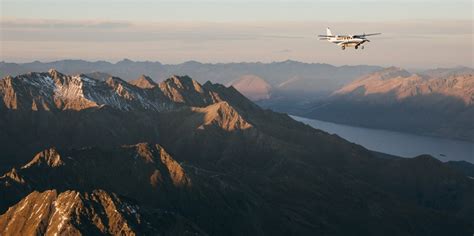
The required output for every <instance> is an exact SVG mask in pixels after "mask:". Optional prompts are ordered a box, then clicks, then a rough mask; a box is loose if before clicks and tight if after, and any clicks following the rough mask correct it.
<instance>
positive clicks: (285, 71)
mask: <svg viewBox="0 0 474 236" xmlns="http://www.w3.org/2000/svg"><path fill="white" fill-rule="evenodd" d="M50 68H54V69H56V70H58V71H62V72H63V73H66V74H86V75H88V76H89V77H90V78H95V79H100V80H104V75H107V74H109V75H112V76H117V77H120V78H122V79H124V80H126V81H129V80H134V79H136V78H138V77H139V76H141V75H142V74H146V75H148V76H150V78H152V79H153V80H154V81H156V82H161V81H163V80H165V79H167V78H169V77H170V76H172V75H175V74H178V75H189V76H190V77H192V78H194V79H195V80H197V81H198V82H200V83H204V82H206V81H208V80H209V81H212V82H214V83H221V84H229V83H231V82H232V81H236V80H238V79H240V78H241V77H242V76H245V75H255V76H258V77H260V78H264V79H265V80H266V81H267V82H268V83H269V84H270V85H271V86H273V87H275V88H278V89H279V90H282V91H292V92H294V93H295V94H298V92H301V91H305V92H314V91H334V90H336V89H338V88H340V87H341V86H342V85H344V84H346V83H348V82H350V81H352V80H354V79H355V78H357V77H359V76H362V75H365V74H368V73H371V72H374V71H376V70H379V69H381V67H378V66H366V65H360V66H339V67H338V66H332V65H328V64H320V63H311V64H310V63H302V62H297V61H290V60H288V61H283V62H273V63H217V64H209V63H200V62H196V61H189V62H185V63H182V64H176V65H166V64H161V63H159V62H148V61H145V62H136V61H131V60H128V59H124V60H122V61H119V62H117V63H109V62H105V61H97V62H88V61H82V60H62V61H55V62H46V63H43V62H38V61H36V62H31V63H21V64H17V63H7V62H0V77H4V76H7V75H10V76H17V75H20V74H25V73H28V72H31V71H39V72H47V71H48V70H49V69H50ZM99 73H100V74H99ZM107 78H108V77H106V78H105V79H107ZM295 78H297V79H295Z"/></svg>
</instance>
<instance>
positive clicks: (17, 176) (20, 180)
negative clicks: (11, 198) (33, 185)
mask: <svg viewBox="0 0 474 236" xmlns="http://www.w3.org/2000/svg"><path fill="white" fill-rule="evenodd" d="M6 178H8V179H11V180H13V181H15V182H17V183H20V184H24V183H25V179H23V177H22V176H21V175H20V174H19V173H18V171H17V170H16V168H12V169H11V170H10V171H8V172H7V173H5V174H4V175H2V176H0V180H1V179H6Z"/></svg>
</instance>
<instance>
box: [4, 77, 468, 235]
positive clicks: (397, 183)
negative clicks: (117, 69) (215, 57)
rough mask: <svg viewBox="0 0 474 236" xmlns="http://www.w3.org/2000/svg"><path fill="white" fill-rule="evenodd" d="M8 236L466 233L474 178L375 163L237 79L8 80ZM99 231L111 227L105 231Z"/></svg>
mask: <svg viewBox="0 0 474 236" xmlns="http://www.w3.org/2000/svg"><path fill="white" fill-rule="evenodd" d="M0 97H1V100H0V104H1V105H0V130H2V132H0V150H2V155H1V158H0V161H1V162H0V167H1V169H0V171H1V173H2V174H1V175H0V176H1V177H0V213H2V215H1V216H0V234H2V235H3V234H9V233H10V232H18V231H19V232H22V233H23V232H24V233H25V234H28V233H29V232H35V233H37V234H49V232H51V233H58V234H65V233H71V234H72V233H77V232H79V233H81V234H111V235H119V234H146V235H148V234H150V235H157V234H164V235H166V234H170V235H180V234H198V235H199V234H204V235H205V234H208V235H265V234H268V235H313V234H319V235H347V234H356V235H380V234H383V235H446V234H456V235H470V234H471V233H472V231H473V230H474V225H473V222H472V219H473V218H474V181H473V180H472V179H471V178H469V177H468V176H466V175H465V174H464V173H463V172H460V171H458V170H457V169H455V168H452V167H450V166H449V165H447V164H445V163H442V162H440V161H438V160H436V159H434V158H432V157H430V156H419V157H415V158H413V159H405V158H399V157H391V158H380V157H378V156H379V155H376V154H374V153H373V152H371V151H369V150H367V149H365V148H363V147H361V146H358V145H355V144H353V143H350V142H348V141H346V140H344V139H342V138H340V137H338V136H336V135H330V134H328V133H325V132H323V131H320V130H316V129H313V128H311V127H309V126H307V125H304V124H302V123H300V122H297V121H295V120H293V119H291V118H290V117H289V116H287V115H285V114H280V113H275V112H273V111H270V110H265V109H262V108H260V107H259V106H257V105H256V104H254V103H253V102H251V101H250V100H249V99H247V98H246V97H245V96H243V95H242V94H241V93H239V92H238V91H237V90H236V89H235V88H234V87H225V86H223V85H220V84H216V83H211V82H206V83H204V84H201V83H199V82H197V81H195V80H193V79H191V78H190V77H187V76H171V77H170V78H168V79H166V80H164V81H162V82H160V83H158V84H157V86H153V87H152V88H141V87H139V86H136V85H132V84H130V83H127V82H125V81H124V80H122V79H120V78H117V77H112V78H109V79H107V80H106V81H99V80H95V79H92V78H89V77H87V76H85V75H75V76H70V75H65V74H62V73H60V72H58V71H54V70H51V71H49V72H47V73H28V74H22V75H19V76H15V77H7V78H4V79H2V80H1V81H0ZM104 232H105V233H104Z"/></svg>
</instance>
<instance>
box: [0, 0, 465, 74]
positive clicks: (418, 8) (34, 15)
mask: <svg viewBox="0 0 474 236" xmlns="http://www.w3.org/2000/svg"><path fill="white" fill-rule="evenodd" d="M0 9H1V12H0V14H1V19H0V61H8V62H29V61H35V60H40V61H53V60H60V59H84V60H91V61H95V60H107V61H111V62H114V61H119V60H121V59H123V58H128V59H132V60H139V61H144V60H149V61H160V62H162V63H170V64H174V63H181V62H185V61H189V60H196V61H201V62H210V63H219V62H256V61H260V62H272V61H283V60H287V59H291V60H297V61H303V62H320V63H329V64H334V65H346V64H348V65H357V64H371V65H382V66H400V67H404V68H435V67H453V66H470V67H473V66H474V65H473V55H474V41H473V34H474V23H473V22H474V19H473V15H474V13H473V11H474V9H473V1H471V0H450V1H446V0H410V1H409V0H398V1H394V0H378V1H375V0H366V1H349V0H332V1H330V0H311V1H306V0H305V1H302V0H292V1H290V0H284V1H282V0H280V1H278V0H253V1H250V0H240V1H237V0H219V1H216V0H215V1H208V0H206V1H198V0H195V1H192V0H174V1H163V0H154V1H150V0H94V1H92V0H76V1H73V0H0ZM328 26H329V27H331V29H332V31H333V33H335V34H360V33H372V32H381V33H382V35H380V36H375V37H373V38H371V42H370V43H369V44H367V45H366V47H365V49H364V50H354V49H353V48H349V49H346V50H345V51H342V50H341V49H340V48H339V47H337V46H336V45H333V44H330V43H328V42H325V41H319V40H318V39H317V37H316V35H318V34H325V29H326V27H328Z"/></svg>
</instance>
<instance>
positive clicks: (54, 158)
mask: <svg viewBox="0 0 474 236" xmlns="http://www.w3.org/2000/svg"><path fill="white" fill-rule="evenodd" d="M63 165H65V163H64V161H63V160H62V158H61V155H60V154H59V153H58V151H57V150H56V148H54V147H53V148H49V149H46V150H44V151H42V152H40V153H38V154H36V156H35V157H34V158H33V160H31V161H30V162H29V163H28V164H26V165H24V166H23V167H21V168H22V169H25V168H30V167H33V166H37V167H60V166H63Z"/></svg>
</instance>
